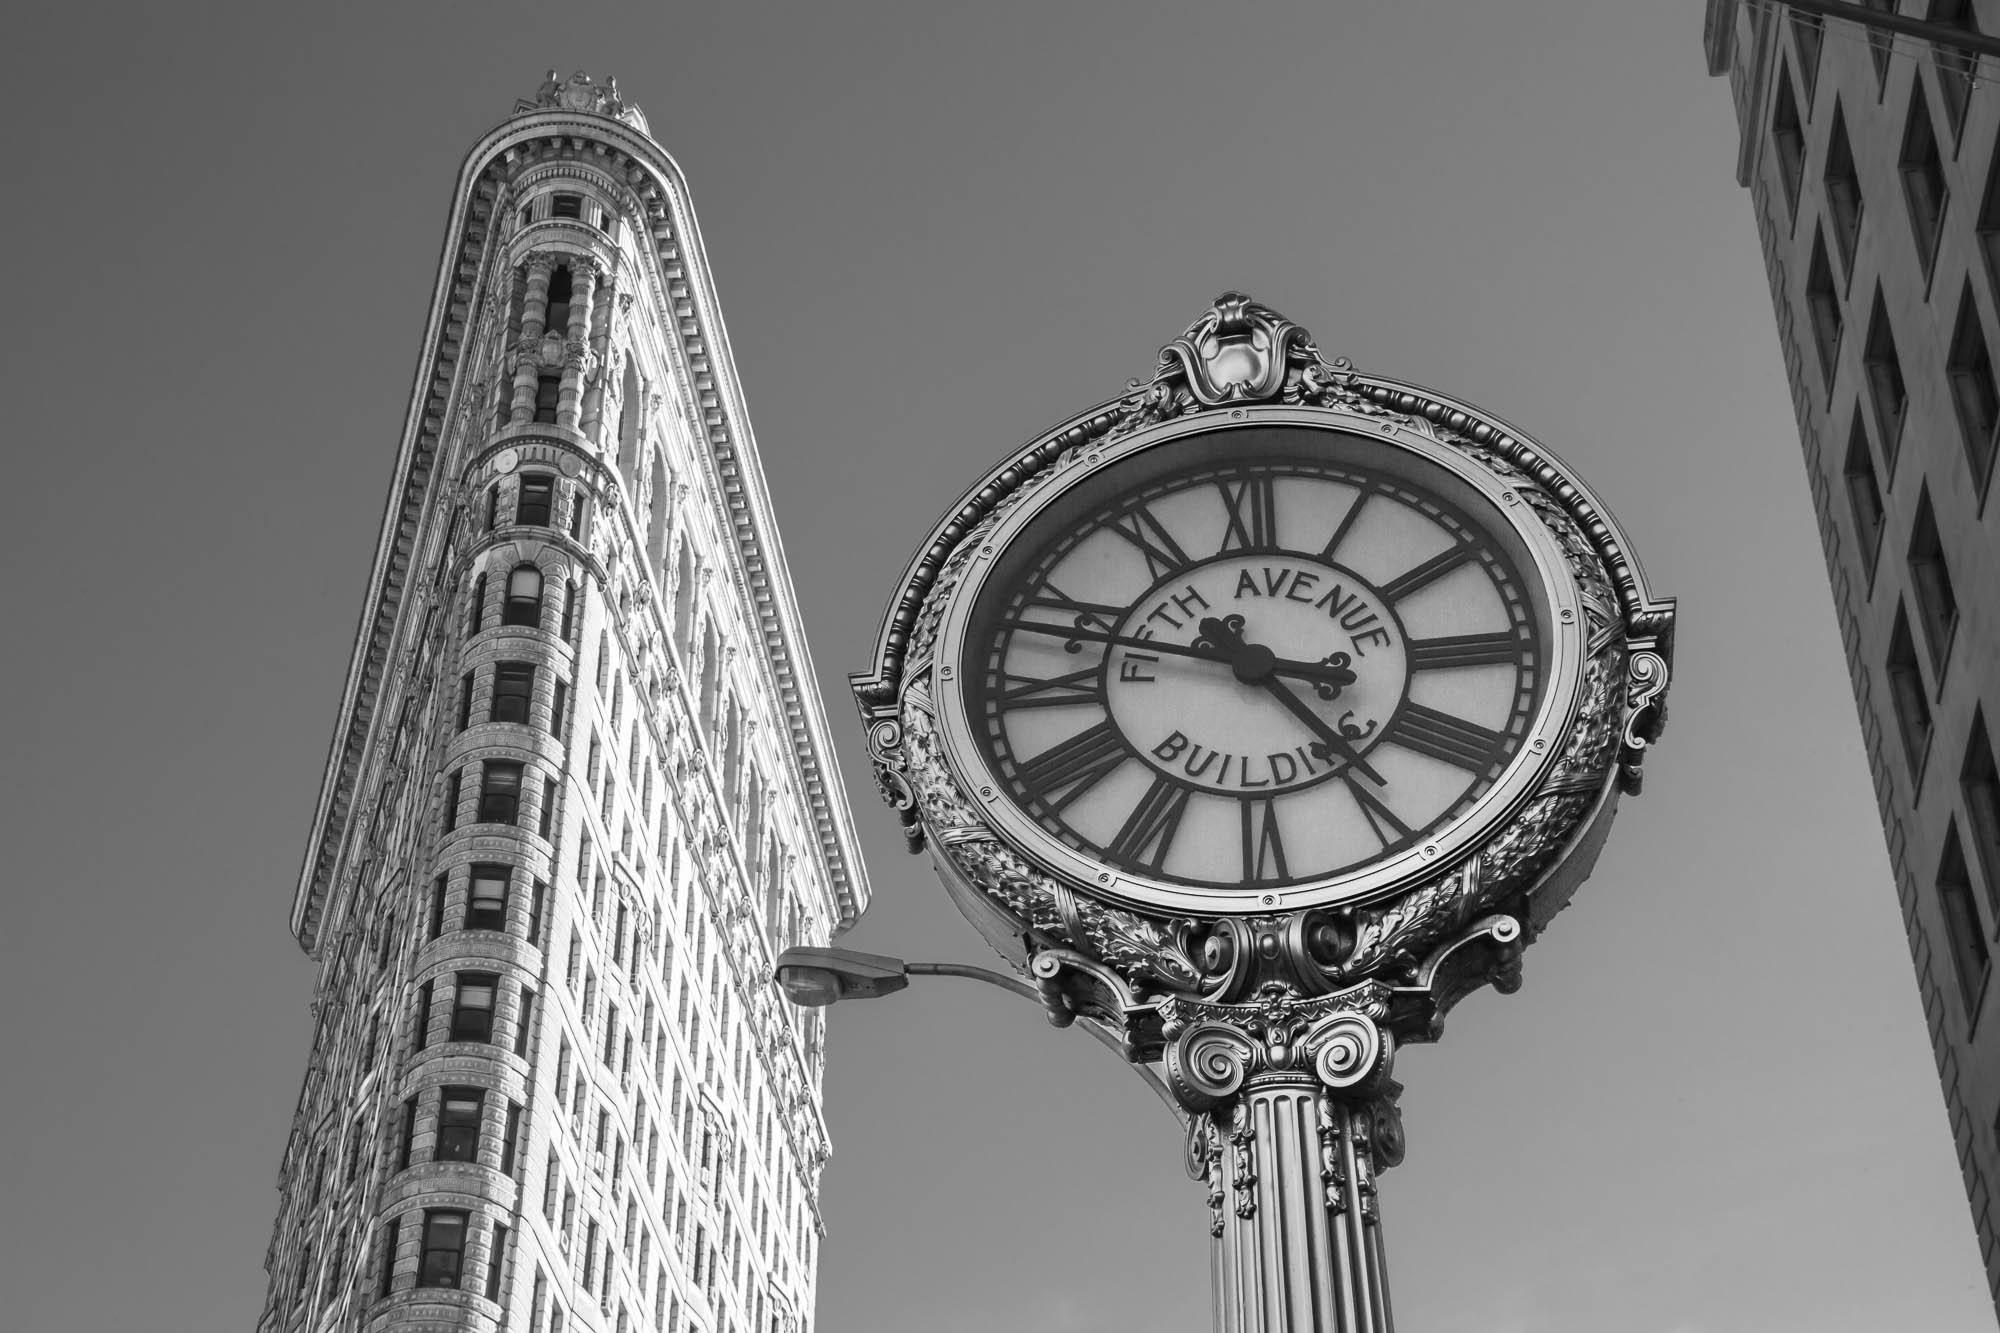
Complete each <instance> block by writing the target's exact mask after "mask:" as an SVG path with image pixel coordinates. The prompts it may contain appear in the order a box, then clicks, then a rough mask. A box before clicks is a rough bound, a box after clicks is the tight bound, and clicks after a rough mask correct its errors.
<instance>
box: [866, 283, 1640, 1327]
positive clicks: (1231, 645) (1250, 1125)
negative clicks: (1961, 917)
mask: <svg viewBox="0 0 2000 1333" xmlns="http://www.w3.org/2000/svg"><path fill="white" fill-rule="evenodd" d="M1673 630H1674V604H1673V601H1672V600H1671V599H1670V598H1664V597H1659V596H1656V595H1655V594H1654V593H1653V592H1652V591H1651V590H1650V588H1649V587H1648V585H1647V582H1646V579H1645V577H1644V575H1643V573H1642V572H1641V570H1640V568H1639V564H1638V561H1637V558H1636V557H1635V556H1634V554H1633V553H1632V550H1631V547H1630V544H1629V543H1628V542H1627V540H1626V538H1625V536H1624V534H1623V532H1622V531H1621V530H1620V529H1619V527H1618V525H1617V522H1616V520H1615V519H1613V518H1612V516H1611V514H1610V512H1609V510H1608V509H1606V508H1605V506H1604V504H1603V503H1602V502H1601V501H1600V500H1599V499H1598V498H1597V497H1596V496H1595V495H1594V494H1593V493H1592V492H1591V491H1590V489H1589V488H1588V486H1586V485H1585V484H1584V482H1583V481H1582V479H1581V478H1579V477H1577V476H1576V474H1575V473H1574V472H1572V471H1571V470H1570V469H1569V468H1568V467H1567V466H1566V465H1564V464H1563V463H1561V462H1560V461H1559V460H1557V459H1556V458H1555V457H1554V456H1553V455H1551V454H1550V453H1549V452H1548V451H1547V450H1546V449H1544V448H1542V447H1541V446H1540V445H1538V444H1536V443H1534V442H1533V441H1532V440H1530V439H1528V438H1527V437H1526V436H1525V435H1523V434H1521V433H1520V432H1519V431H1517V430H1515V429H1514V428H1513V427H1511V426H1508V425H1507V424H1506V423H1504V422H1501V421H1499V420H1497V419H1496V418H1494V417H1492V416H1490V415H1489V414H1487V413H1485V412H1482V411H1481V410H1479V409H1478V408H1476V407H1474V406H1472V405H1470V404H1467V403H1464V402H1461V401H1458V400H1455V399H1451V398H1447V397H1444V396H1442V395H1440V394H1437V393H1434V392H1432V391H1430V390H1427V389H1423V388H1419V387H1418V386H1416V385H1413V384H1409V383H1405V382H1402V381H1397V380H1391V379H1386V378H1382V377H1379V376H1374V375H1368V374H1363V373H1361V372H1359V371H1357V370H1356V369H1354V368H1353V367H1352V366H1351V365H1350V364H1348V363H1347V362H1346V361H1345V360H1344V359H1343V360H1336V361H1333V362H1328V361H1325V360H1323V359H1322V358H1321V357H1320V354H1319V351H1318V349H1317V348H1316V347H1315V346H1314V344H1313V342H1312V339H1311V337H1310V336H1309V335H1308V334H1307V333H1306V331H1305V330H1304V329H1302V328H1300V327H1299V326H1297V325H1296V324H1293V323H1292V322H1291V321H1289V320H1287V319H1285V318H1284V317H1283V316H1282V315H1279V314H1278V313H1277V312H1276V311H1273V310H1271V309H1269V308H1267V307H1264V306H1261V305H1258V304H1256V303H1255V302H1253V301H1251V300H1250V299H1249V298H1248V297H1246V296H1242V295H1240V294H1238V293H1226V294H1225V295H1224V296H1222V297H1221V298H1219V299H1218V300H1217V301H1216V302H1215V304H1214V306H1213V307H1212V308H1211V309H1209V310H1208V311H1207V312H1205V313H1204V314H1203V315H1202V317H1201V318H1200V319H1198V320H1196V321H1195V323H1194V324H1192V325H1190V326H1189V327H1188V329H1187V330H1186V331H1185V332H1184V333H1183V334H1182V335H1181V336H1180V337H1179V338H1177V339H1175V340H1174V341H1173V342H1171V343H1169V344H1168V345H1167V346H1166V347H1164V348H1162V349H1161V352H1160V358H1159V364H1158V367H1157V369H1156V370H1155V372H1154V374H1153V376H1152V378H1151V379H1150V380H1147V381H1139V380H1134V381H1133V382H1132V383H1131V385H1130V386H1129V388H1128V391H1127V392H1126V393H1125V394H1123V395H1122V396H1120V397H1119V398H1116V399H1113V400H1111V401H1109V402H1107V403H1104V404H1101V405H1100V406H1098V407H1096V408H1092V409H1090V410H1089V411H1086V412H1084V413H1081V414H1079V415H1077V416H1075V417H1072V418H1071V419H1069V420H1067V421H1065V422H1062V423H1060V424H1059V425H1057V426H1056V427H1054V428H1053V429H1051V430H1049V431H1047V432H1045V433H1044V434H1043V435H1042V436H1041V437H1039V438H1038V439H1036V440H1035V441H1033V442H1032V443H1030V444H1029V445H1028V446H1027V447H1026V448H1024V449H1021V450H1020V451H1018V452H1017V453H1016V454H1014V455H1013V456H1012V457H1010V458H1008V459H1006V460H1004V461H1003V462H1002V463H1001V464H1000V465H999V466H997V467H996V468H994V469H993V470H992V471H991V472H989V473H988V474H987V476H986V477H984V478H982V479H981V480H980V481H979V483H978V484H976V485H975V486H973V487H972V488H971V489H970V490H969V491H967V492H966V494H965V495H964V496H963V497H962V498H961V500H960V502H959V503H958V504H957V505H956V506H955V507H954V509H953V510H952V512H951V513H949V514H947V515H946V516H945V517H944V518H943V519H942V520H941V521H940V522H939V523H938V524H937V525H936V527H935V528H933V530H932V532H931V534H930V537H929V539H928V541H927V542H926V543H925V545H924V547H923V549H922V550H921V551H919V553H918V554H917V556H916V558H915V559H914V560H913V561H912V562H911V564H910V565H909V567H908V569H907V570H906V572H905V575H904V578H903V581H902V584H901V585H900V587H899V588H898V590H897V592H896V595H895V596H894V598H893V599H892V601H891V604H890V610H889V614H888V616H887V618H886V620H885V623H884V625H883V629H882V633H881V635H880V638H879V640H878V644H877V654H876V661H875V664H874V667H873V669H872V670H871V671H869V672H867V673H864V674H859V675H856V676H855V677H853V687H854V693H855V698H856V702H857V703H858V704H859V706H860V708H861V712H862V717H863V721H864V723H865V725H866V727H867V736H868V745H869V750H870V755H871V758H872V759H873V762H874V766H875V772H876V776H877V779H878V782H879V783H880V786H881V788H882V792H883V795H884V797H885V798H886V799H887V800H888V802H889V803H890V804H891V805H892V806H893V807H894V808H895V809H896V810H897V811H898V813H899V814H900V815H901V817H902V821H903V825H904V830H905V833H906V835H907V837H908V840H909V842H910V846H911V850H913V851H916V850H922V849H926V848H928V850H929V851H930V853H931V856H932V859H933V861H934V863H935V864H936V867H937V869H938V872H939V876H940V879H941V880H942V882H943V884H944V886H945V889H946V890H947V892H948V893H950V894H951V896H952V898H953V900H954V902H955V903H956V904H957V906H958V907H959V909H960V910H961V911H962V912H963V913H964V914H965V916H966V917H967V919H968V920H969V921H970V922H971V923H972V924H973V926H974V927H976V928H977V929H978V930H979V931H980V933H981V934H982V935H983V936H984V937H985V938H986V940H987V941H988V942H989V943H990V944H992V945H993V946H994V948H995V949H997V950H998V951H999V952H1000V953H1001V955H1002V956H1003V957H1005V958H1006V959H1007V960H1008V961H1009V962H1010V963H1011V964H1012V965H1013V966H1014V967H1015V968H1016V969H1017V970H1018V971H1020V972H1022V973H1023V974H1025V975H1026V976H1027V977H1028V978H1030V979H1031V980H1032V982H1033V983H1034V984H1035V985H1036V986H1037V988H1038V989H1039V992H1040V994H1041V996H1042V998H1043V1001H1044V1003H1045V1004H1046V1005H1047V1006H1048V1007H1049V1010H1050V1013H1051V1016H1052V1019H1053V1020H1054V1021H1057V1022H1063V1023H1066V1022H1071V1021H1074V1020H1075V1019H1078V1018H1082V1019H1087V1020H1089V1021H1090V1022H1091V1023H1092V1024H1093V1025H1096V1026H1097V1027H1098V1028H1099V1030H1100V1031H1106V1032H1109V1033H1110V1034H1111V1037H1112V1042H1111V1044H1112V1045H1114V1046H1115V1047H1116V1048H1117V1049H1119V1050H1120V1051H1121V1053H1122V1054H1123V1056H1124V1058H1125V1059H1126V1060H1127V1061H1129V1062H1131V1063H1132V1064H1134V1065H1138V1066H1142V1067H1143V1068H1144V1070H1145V1072H1146V1073H1147V1074H1148V1076H1149V1078H1150V1079H1151V1081H1153V1082H1154V1083H1155V1084H1156V1086H1163V1087H1164V1088H1166V1089H1167V1090H1168V1091H1169V1092H1170V1093H1171V1095H1172V1097H1173V1099H1174V1101H1175V1102H1176V1103H1177V1105H1178V1108H1179V1110H1180V1111H1181V1113H1182V1117H1183V1122H1184V1125H1185V1128H1186V1145H1185V1161H1186V1166H1187V1169H1188V1172H1189V1174H1190V1175H1191V1176H1192V1177H1193V1178H1194V1179H1195V1180H1197V1181H1200V1182H1202V1183H1203V1184H1204V1185H1205V1186H1206V1191H1207V1202H1208V1207H1209V1213H1210V1220H1209V1230H1210V1234H1211V1236H1212V1237H1213V1245H1214V1249H1213V1277H1214V1283H1213V1286H1214V1301H1215V1307H1214V1308H1215V1327H1216V1329H1217V1330H1218V1331H1219V1333H1387V1330H1389V1329H1390V1328H1391V1327H1392V1321H1391V1316H1390V1303H1389V1287H1388V1274H1387V1268H1386V1262H1385V1258H1384V1247H1383V1241H1382V1232H1381V1222H1380V1211H1379V1203H1378V1195H1377V1179H1378V1176H1379V1174H1380V1173H1381V1172H1382V1171H1384V1170H1386V1169H1387V1168H1388V1167H1391V1166H1394V1165H1395V1164H1396V1163H1398V1162H1399V1161H1401V1160H1402V1157H1403V1133H1402V1121H1401V1117H1400V1114H1399V1112H1398V1110H1397V1098H1398V1096H1399V1095H1400V1093H1401V1092H1402V1088H1401V1085H1400V1084H1398V1083H1397V1082H1396V1081H1395V1080H1394V1078H1393V1077H1392V1076H1391V1067H1392V1064H1393V1061H1394V1056H1395V1052H1396V1049H1397V1047H1398V1046H1399V1045H1402V1044H1407V1043H1410V1042H1427V1041H1434V1040H1436V1039H1437V1038H1438V1036H1439V1035H1440V1033H1441V1031H1442V1027H1443V1020H1444V1017H1445V1014H1446V1012H1447V1011H1448V1010H1449V1009H1450V1008H1451V1007H1452V1006H1453V1005H1454V1004H1456V1003H1457V1002H1458V1001H1459V1000H1460V999H1462V998H1464V997H1465V996H1466V995H1467V994H1469V993H1471V992H1472V991H1474V990H1477V989H1480V988H1482V987H1484V986H1488V985H1491V986H1493V987H1494V988H1495V989H1498V990H1500V991H1502V992H1503V993H1504V992H1508V991H1512V990H1513V989H1514V988H1515V987H1516V986H1518V984H1519V982H1520V969H1521V959H1522V950H1523V949H1524V948H1525V946H1526V945H1527V944H1529V943H1531V942H1532V941H1533V940H1534V939H1536V938H1537V937H1538V936H1539V935H1540V933H1541V932H1542V930H1543V929H1544V928H1546V926H1547V925H1548V923H1549V922H1550V920H1551V919H1552V918H1553V917H1554V915H1555V914H1556V912H1557V911H1559V910H1560V909H1561V908H1562V907H1563V906H1564V905H1565V904H1567V902H1568V901H1569V899H1570V897H1571V895H1572V894H1573V893H1574V892H1575V890H1576V889H1577V887H1578V886H1579V885H1580V884H1581V883H1582V882H1583V880H1584V879H1585V878H1586V877H1587V876H1588V875H1589V873H1590V870H1591V868H1592V867H1593V865H1594V864H1595V862H1596V860H1597V856H1598V852H1599V850H1600V849H1601V847H1602V846H1603V842H1604V839H1605V836H1606V833H1607V832H1608V830H1609V826H1610V822H1611V816H1612V812H1613V810H1614V808H1615V806H1616V804H1617V802H1618V799H1619V797H1620V796H1621V795H1630V794H1634V793H1636V792H1637V791H1638V790H1639V785H1640V769H1641V763H1642V761H1643V759H1644V756H1645V752H1646V750H1647V748H1648V747H1649V746H1650V745H1651V743H1652V742H1653V741H1654V739H1655V738H1656V737H1657V736H1658V734H1659V732H1660V729H1661V727H1662V725H1663V723H1664V721H1665V717H1666V687H1667V682H1668V678H1669V671H1670V666H1671V663H1672V656H1673V651H1672V650H1673Z"/></svg>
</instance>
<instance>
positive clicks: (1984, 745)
mask: <svg viewBox="0 0 2000 1333" xmlns="http://www.w3.org/2000/svg"><path fill="white" fill-rule="evenodd" d="M1958 789H1959V792H1960V794H1961V795H1963V796H1964V797H1965V817H1966V822H1967V823H1969V824H1971V825H1972V829H1971V833H1972V854H1973V855H1974V856H1976V857H1977V858H1978V859H1979V870H1980V873H1981V874H1983V875H1985V876H1986V901H1987V902H1988V903H1990V904H1992V906H1993V908H1994V911H1995V913H1996V915H2000V768H1996V767H1995V766H1994V763H1993V734H1992V733H1991V732H1990V731H1988V730H1987V729H1986V710H1985V709H1983V708H1982V709H1980V710H1979V711H1978V712H1976V713H1974V714H1973V715H1972V734H1971V735H1970V736H1969V737H1967V738H1966V742H1965V763H1964V764H1963V765H1962V766H1961V767H1960V768H1959V771H1958Z"/></svg>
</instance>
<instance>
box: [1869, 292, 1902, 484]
mask: <svg viewBox="0 0 2000 1333" xmlns="http://www.w3.org/2000/svg"><path fill="white" fill-rule="evenodd" d="M1861 359H1862V369H1863V370H1864V371H1865V372H1866V373H1867V378H1868V400H1869V402H1870V403H1872V404H1873V405H1874V408H1875V433H1876V434H1877V435H1878V436H1879V437H1881V440H1882V457H1883V458H1884V459H1886V460H1887V461H1888V465H1889V481H1890V484H1891V485H1894V484H1895V480H1896V475H1895V474H1896V452H1897V449H1898V448H1899V447H1900V446H1901V444H1902V442H1903V417H1904V415H1905V409H1906V408H1908V407H1909V405H1910V393H1909V389H1908V388H1907V386H1905V385H1904V383H1903V359H1902V358H1901V357H1900V356H1898V355H1897V354H1896V334H1895V331H1894V330H1892V329H1891V328H1890V327H1889V308H1888V307H1887V306H1886V305H1884V304H1883V302H1882V289H1881V288H1880V287H1877V288H1876V289H1875V304H1874V305H1873V306H1872V307H1871V308H1870V309H1869V312H1868V338H1867V341H1866V342H1865V343H1864V344H1863V345H1862V349H1861Z"/></svg>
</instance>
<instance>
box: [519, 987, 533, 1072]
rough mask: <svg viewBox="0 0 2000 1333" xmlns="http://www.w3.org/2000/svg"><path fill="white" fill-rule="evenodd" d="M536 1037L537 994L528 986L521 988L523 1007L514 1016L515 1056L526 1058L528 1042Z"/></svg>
mask: <svg viewBox="0 0 2000 1333" xmlns="http://www.w3.org/2000/svg"><path fill="white" fill-rule="evenodd" d="M534 1035H535V992H534V991H533V990H532V989H530V988H529V987H527V986H523V987H521V1007H520V1010H519V1012H518V1013H516V1014H515V1016H514V1054H516V1055H522V1056H525V1055H526V1054H527V1053H528V1042H529V1040H530V1039H531V1038H533V1037H534Z"/></svg>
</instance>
